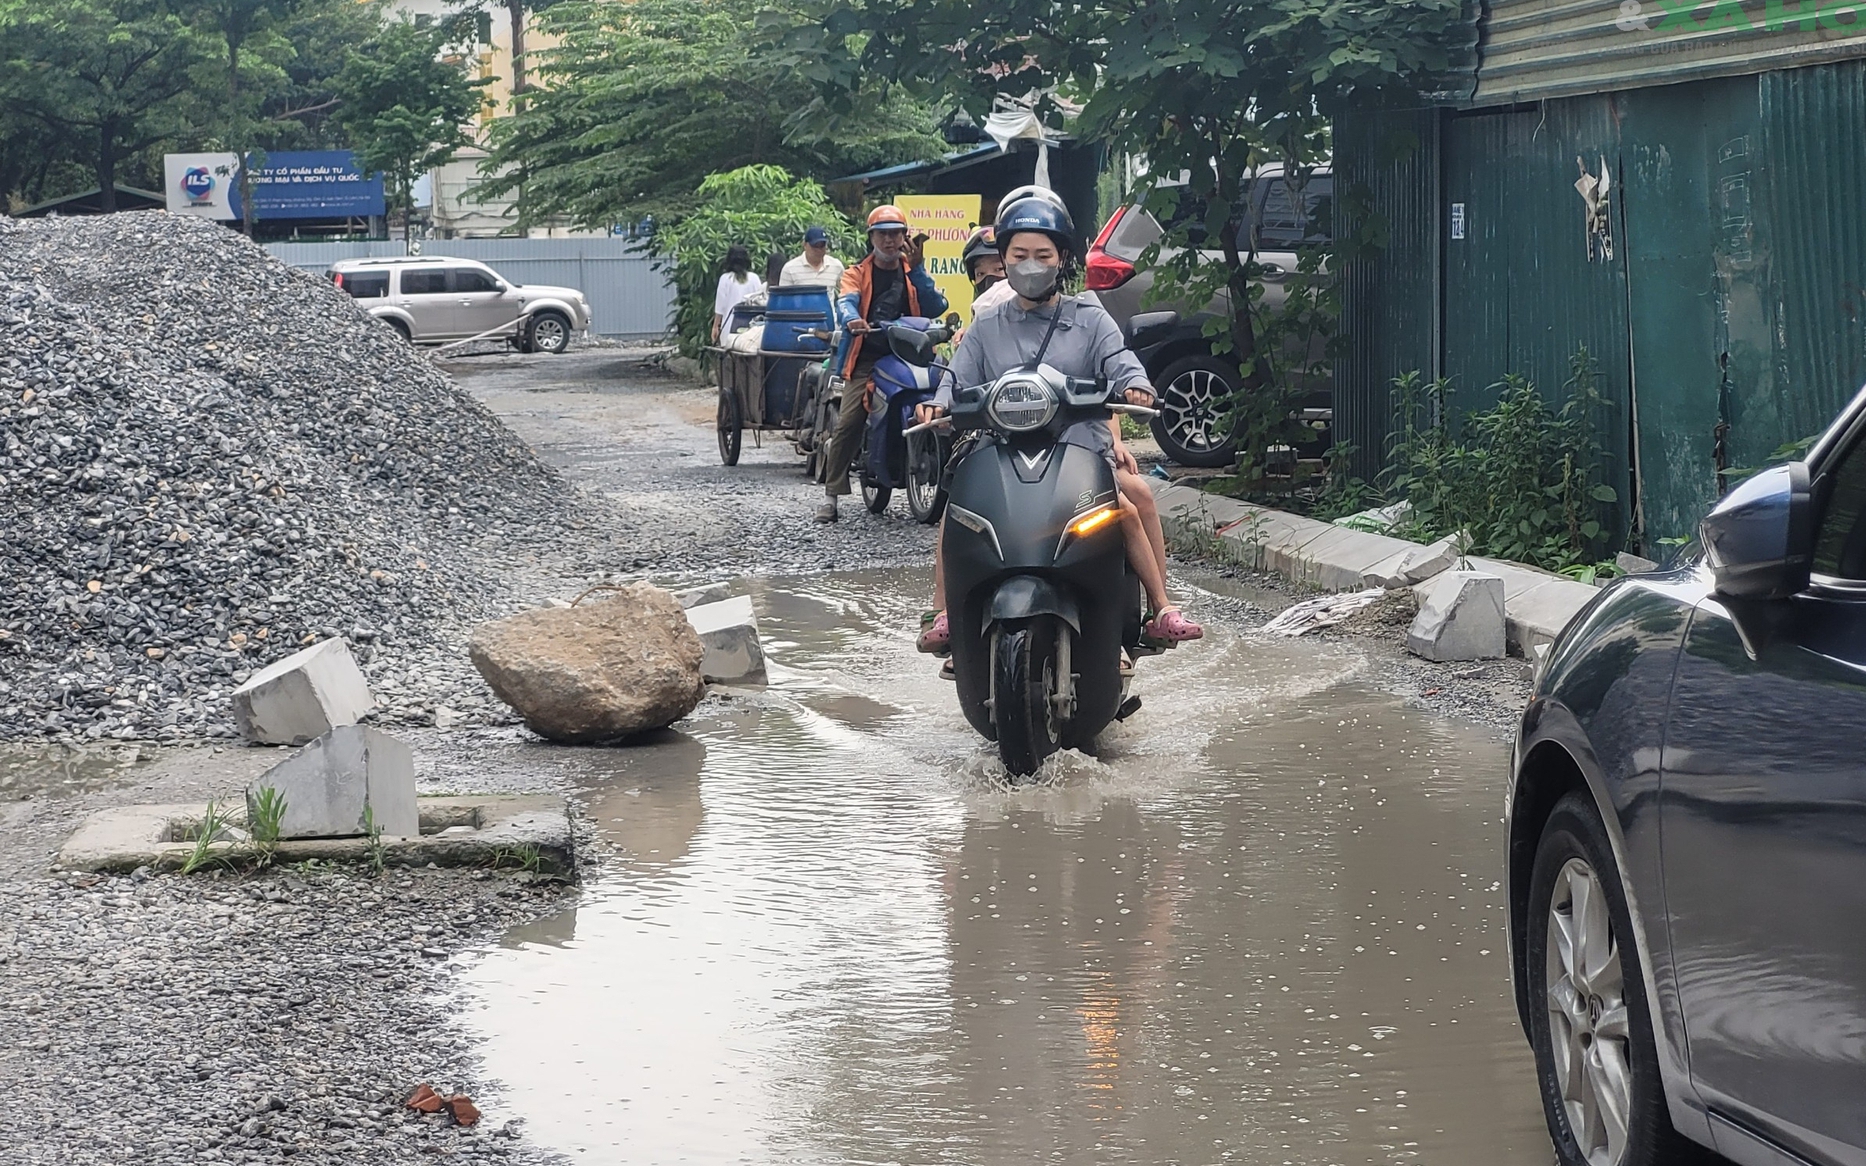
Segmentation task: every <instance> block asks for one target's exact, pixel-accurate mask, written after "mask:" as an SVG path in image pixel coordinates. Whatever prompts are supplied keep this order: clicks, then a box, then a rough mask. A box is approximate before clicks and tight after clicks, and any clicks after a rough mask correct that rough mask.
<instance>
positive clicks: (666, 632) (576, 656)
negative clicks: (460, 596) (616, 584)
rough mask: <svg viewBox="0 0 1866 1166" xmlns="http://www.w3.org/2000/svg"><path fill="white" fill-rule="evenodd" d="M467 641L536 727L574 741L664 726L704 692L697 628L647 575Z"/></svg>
mask: <svg viewBox="0 0 1866 1166" xmlns="http://www.w3.org/2000/svg"><path fill="white" fill-rule="evenodd" d="M468 650H469V652H470V654H471V655H472V657H473V664H474V666H475V667H477V668H478V669H479V671H480V675H482V676H484V677H485V678H486V683H488V684H490V685H491V686H492V690H493V692H494V694H496V695H497V696H498V697H499V699H500V700H502V701H504V702H505V703H506V704H509V705H511V706H512V708H513V709H514V710H515V711H516V712H517V713H518V715H519V716H521V717H523V718H524V719H525V724H526V725H527V726H529V727H530V729H531V731H532V732H534V733H536V734H538V735H539V736H540V737H546V738H549V739H550V740H553V741H562V742H564V743H565V744H570V745H593V744H600V743H602V742H606V741H615V740H619V739H621V738H623V737H630V736H634V735H635V734H637V733H646V732H649V731H651V730H654V729H662V728H666V727H667V726H668V725H671V724H673V723H674V722H675V721H678V720H679V719H680V718H682V717H684V716H686V715H687V714H688V713H690V712H692V711H693V709H694V706H696V705H698V704H699V703H700V698H701V696H703V695H704V694H705V692H706V681H705V679H704V677H703V675H702V673H701V671H700V661H701V660H702V659H703V658H704V655H705V650H704V648H703V647H702V646H701V644H700V636H699V633H698V632H695V631H694V630H693V625H691V624H690V623H688V622H687V615H686V613H685V612H684V611H682V610H681V606H680V603H679V601H677V600H676V599H675V598H674V597H673V596H672V595H669V594H668V593H667V592H665V591H663V590H661V589H660V588H659V587H654V586H650V585H649V584H646V583H637V584H634V585H633V586H629V587H623V588H620V589H618V590H616V591H613V592H608V593H597V594H595V595H591V596H588V597H587V598H585V599H583V600H582V601H580V602H579V603H577V604H575V605H574V606H571V607H559V608H540V609H539V610H536V611H528V612H525V613H523V614H522V615H515V616H512V617H510V618H509V619H502V620H497V621H494V622H492V623H488V624H482V625H481V626H480V627H479V628H478V629H477V630H476V631H475V632H474V633H473V642H472V644H471V646H470V648H469V649H468Z"/></svg>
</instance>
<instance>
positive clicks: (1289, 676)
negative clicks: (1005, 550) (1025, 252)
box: [457, 358, 1550, 1166]
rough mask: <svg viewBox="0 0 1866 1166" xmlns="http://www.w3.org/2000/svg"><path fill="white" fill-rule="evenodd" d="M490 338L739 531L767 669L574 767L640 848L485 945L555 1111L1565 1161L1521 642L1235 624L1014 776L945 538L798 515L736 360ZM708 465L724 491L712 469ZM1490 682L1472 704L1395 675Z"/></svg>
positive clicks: (642, 1130)
mask: <svg viewBox="0 0 1866 1166" xmlns="http://www.w3.org/2000/svg"><path fill="white" fill-rule="evenodd" d="M515 364H516V362H515V361H514V360H513V359H512V358H498V359H497V361H496V362H491V361H489V362H486V363H485V364H481V365H477V366H475V367H474V368H473V369H472V370H471V371H470V372H468V371H466V370H457V375H461V373H464V375H463V379H464V380H465V383H467V384H468V385H470V386H472V387H474V388H475V390H476V391H478V392H480V393H481V394H482V396H483V397H484V399H486V400H487V401H488V403H489V404H491V405H492V406H493V407H494V408H495V409H496V410H497V411H499V412H500V413H502V414H505V415H506V416H507V418H508V421H509V422H510V423H511V424H513V425H514V426H515V427H516V428H517V429H518V430H519V432H520V433H521V434H522V435H523V436H524V437H525V438H526V439H527V440H528V441H530V442H531V443H532V444H533V445H534V446H536V447H537V448H539V449H540V450H541V451H542V452H543V453H544V454H545V456H546V457H547V458H549V459H551V460H553V461H557V462H559V463H560V464H564V465H567V466H573V467H575V468H576V470H577V472H578V473H579V474H580V475H583V476H584V480H585V481H587V482H589V483H592V484H595V485H598V486H599V487H600V488H602V489H604V490H607V491H610V492H613V493H615V494H616V495H618V496H619V497H622V498H624V499H626V500H627V503H628V506H629V507H630V508H631V509H632V508H636V507H639V508H640V509H641V511H642V512H645V513H652V514H655V515H657V516H660V517H658V518H657V521H658V522H662V523H666V524H671V525H674V526H680V527H682V529H684V530H685V531H686V532H687V533H688V535H689V536H690V537H692V538H693V539H694V540H695V541H696V542H697V543H699V544H701V545H705V546H710V547H714V548H717V550H716V553H717V554H718V555H719V556H720V559H721V563H720V567H719V568H718V572H717V573H719V574H722V575H725V574H736V573H738V572H739V571H740V570H742V569H743V568H744V567H752V568H755V569H758V570H760V571H761V577H760V578H758V579H756V580H754V581H753V582H751V583H750V585H749V590H750V592H751V593H752V594H753V595H754V597H755V599H756V601H757V606H758V609H759V612H760V618H761V620H762V623H763V630H764V633H765V637H766V641H767V651H768V652H769V654H770V656H771V659H772V661H773V664H774V676H775V683H774V685H773V687H772V688H771V690H770V691H769V692H767V693H764V694H762V695H759V696H752V697H739V698H735V699H732V700H730V701H725V702H717V703H711V704H709V705H708V706H706V707H705V708H703V709H702V710H701V712H700V713H699V714H698V715H696V716H695V717H694V718H692V719H691V720H690V721H689V722H688V723H686V724H685V725H684V726H683V731H682V732H681V733H680V734H679V735H678V736H675V737H671V738H669V739H667V740H665V741H663V742H661V743H659V744H657V745H654V746H651V747H647V748H642V749H636V750H629V751H626V752H624V753H619V754H611V755H606V756H605V757H604V760H603V762H602V764H601V765H600V766H599V767H597V768H595V769H593V770H591V771H590V772H587V773H584V774H581V775H578V774H575V773H573V774H571V776H570V781H571V782H572V784H573V785H574V786H576V787H577V788H578V789H579V790H580V791H581V796H582V799H583V801H584V803H585V804H586V805H587V806H588V807H589V811H590V815H591V818H592V820H593V822H594V824H595V826H596V828H597V831H598V833H599V835H600V836H602V837H603V838H604V839H606V840H607V841H608V842H609V843H610V844H611V845H613V846H614V847H616V848H618V849H619V858H618V859H617V861H615V862H613V863H611V864H609V865H607V866H606V867H605V868H604V870H603V872H602V873H601V874H600V875H599V876H598V877H597V878H595V879H594V880H593V882H592V884H591V885H590V886H589V887H588V888H586V891H585V894H584V896H583V898H582V900H581V901H580V902H579V903H578V904H577V905H576V906H575V907H574V908H570V909H567V910H565V911H564V912H562V913H560V914H559V915H557V916H556V917H554V918H552V919H549V920H546V921H544V922H542V923H540V924H537V925H535V926H532V927H529V928H525V929H521V930H520V931H518V932H515V933H514V934H512V935H511V936H509V937H508V940H507V942H506V944H505V945H504V946H503V947H502V949H501V950H500V951H498V952H497V953H494V954H493V955H492V956H491V957H490V958H488V959H486V960H485V961H484V962H483V963H481V964H480V965H478V967H477V968H476V969H475V970H474V971H473V972H472V973H471V974H470V980H471V983H472V984H473V985H474V994H475V1000H476V1005H475V1007H474V1009H473V1010H472V1011H471V1012H470V1014H469V1023H470V1024H471V1025H472V1026H473V1027H474V1028H475V1030H476V1031H478V1032H479V1033H481V1034H483V1036H484V1038H485V1039H486V1041H487V1044H486V1051H487V1063H486V1068H487V1072H488V1073H489V1074H490V1075H491V1076H493V1077H495V1078H497V1079H499V1080H500V1081H501V1082H502V1085H503V1092H502V1094H501V1099H502V1102H503V1103H504V1104H505V1105H507V1106H509V1107H510V1108H511V1109H512V1110H513V1111H514V1112H520V1113H523V1114H524V1115H525V1116H526V1118H527V1119H528V1120H529V1122H530V1123H531V1124H530V1132H531V1136H532V1138H533V1139H534V1140H535V1141H536V1143H537V1144H539V1145H542V1146H546V1147H549V1148H552V1149H557V1150H561V1151H565V1152H569V1153H571V1154H573V1155H574V1156H575V1157H576V1158H577V1160H579V1161H601V1162H618V1163H623V1162H627V1163H634V1162H675V1161H680V1162H721V1163H724V1162H773V1161H786V1162H810V1163H868V1162H874V1163H885V1162H898V1163H955V1164H957V1163H991V1164H998V1163H1003V1164H1007V1166H1008V1164H1010V1163H1020V1164H1021V1163H1029V1162H1034V1161H1060V1162H1079V1161H1108V1162H1136V1163H1143V1162H1144V1163H1167V1162H1173V1163H1179V1162H1185V1163H1193V1162H1205V1163H1220V1162H1250V1163H1266V1164H1270V1163H1299V1164H1304V1166H1310V1164H1313V1166H1323V1164H1346V1163H1362V1162H1370V1163H1389V1162H1396V1163H1397V1162H1425V1163H1439V1162H1484V1163H1486V1166H1517V1164H1521V1166H1529V1164H1540V1163H1543V1162H1546V1161H1548V1160H1549V1159H1550V1151H1549V1148H1548V1142H1547V1135H1546V1132H1545V1131H1544V1129H1543V1127H1542V1118H1541V1111H1540V1108H1539V1106H1538V1104H1537V1101H1536V1096H1535V1087H1534V1081H1533V1076H1532V1073H1531V1068H1530V1060H1529V1057H1528V1055H1527V1050H1526V1047H1525V1045H1524V1043H1523V1041H1522V1038H1521V1035H1520V1033H1519V1031H1518V1029H1517V1026H1516V1021H1515V1017H1514V1012H1513V1008H1512V1007H1511V1004H1510V1002H1509V997H1508V978H1507V971H1506V965H1505V962H1504V943H1503V937H1502V933H1501V924H1502V907H1501V900H1500V892H1499V887H1498V885H1497V871H1498V863H1497V858H1496V846H1497V842H1496V834H1497V827H1496V818H1497V806H1498V804H1499V794H1500V783H1501V782H1502V780H1503V776H1504V769H1505V765H1506V764H1507V757H1506V753H1507V751H1506V747H1505V745H1504V742H1503V734H1502V733H1500V732H1499V731H1498V730H1497V728H1496V727H1495V726H1496V725H1497V724H1498V723H1499V722H1502V721H1505V720H1507V718H1508V716H1509V715H1510V714H1511V712H1512V711H1513V708H1512V707H1511V706H1512V705H1513V704H1514V702H1515V701H1518V700H1520V699H1521V687H1520V679H1519V677H1518V676H1517V674H1516V673H1515V672H1514V670H1513V669H1511V668H1510V667H1509V666H1494V667H1489V668H1480V669H1456V670H1454V669H1435V668H1427V667H1422V666H1419V665H1416V664H1406V663H1403V662H1402V661H1401V660H1400V659H1399V658H1398V657H1397V655H1396V654H1395V653H1394V652H1393V650H1392V648H1391V646H1390V645H1388V644H1385V643H1374V642H1372V641H1367V640H1354V639H1349V638H1340V639H1335V640H1328V641H1324V640H1302V641H1293V642H1292V641H1286V640H1276V641H1266V640H1263V639H1261V638H1258V637H1253V636H1251V635H1249V634H1248V632H1247V631H1246V630H1245V629H1247V628H1249V627H1251V626H1254V625H1256V624H1258V623H1260V622H1261V621H1262V619H1263V617H1264V615H1265V613H1266V612H1267V611H1268V610H1271V609H1274V607H1276V606H1277V605H1279V604H1280V603H1282V602H1286V600H1285V599H1284V598H1283V597H1281V596H1278V595H1275V594H1273V593H1266V592H1263V591H1260V590H1255V589H1253V588H1252V587H1250V586H1249V585H1247V584H1246V585H1240V584H1237V583H1234V582H1231V581H1227V580H1222V579H1217V578H1214V577H1211V576H1208V575H1203V574H1200V573H1197V572H1190V571H1189V572H1186V573H1184V574H1183V575H1182V576H1181V578H1180V579H1179V585H1180V587H1181V588H1182V589H1183V590H1185V591H1187V592H1188V593H1189V594H1192V595H1193V596H1194V602H1193V604H1192V607H1193V610H1194V611H1195V612H1196V613H1198V614H1200V615H1202V616H1203V617H1204V618H1206V619H1207V620H1208V623H1209V626H1210V627H1211V629H1212V632H1213V634H1212V637H1211V638H1210V639H1209V640H1208V641H1207V642H1206V643H1204V644H1201V645H1197V646H1193V647H1189V648H1185V649H1181V650H1180V651H1178V652H1176V653H1174V654H1172V655H1170V656H1169V657H1167V658H1165V659H1163V660H1161V661H1150V662H1148V663H1147V664H1146V665H1144V666H1143V669H1142V672H1141V677H1140V682H1139V686H1138V689H1137V691H1139V693H1140V694H1141V695H1142V696H1143V698H1144V699H1145V700H1146V701H1147V704H1148V707H1147V708H1146V709H1145V710H1143V712H1142V713H1141V714H1140V715H1139V716H1138V717H1137V718H1135V719H1134V720H1133V721H1132V722H1130V723H1129V724H1128V725H1125V726H1122V727H1121V728H1119V729H1118V730H1117V731H1116V732H1114V733H1113V734H1112V735H1111V736H1110V738H1109V739H1108V740H1107V741H1106V742H1104V748H1103V750H1102V753H1101V756H1100V757H1099V758H1088V757H1083V756H1079V755H1069V756H1065V757H1063V758H1060V759H1057V760H1055V761H1053V762H1052V763H1051V765H1050V766H1049V768H1048V769H1047V770H1046V772H1045V774H1044V775H1043V780H1042V782H1041V783H1040V784H1039V785H1038V786H1036V787H1035V788H1025V789H1010V788H1007V787H1006V786H1005V785H1004V784H1003V782H1002V781H1001V780H1000V778H1001V771H1000V770H999V768H998V766H997V763H996V761H995V759H994V757H993V755H992V753H991V751H990V750H989V749H988V748H987V747H985V746H984V744H983V743H982V742H981V741H979V740H978V739H977V738H976V736H974V735H973V734H972V733H971V731H970V730H969V729H968V728H967V727H966V726H965V724H964V722H963V720H962V719H961V718H960V716H959V714H958V711H957V709H956V707H955V704H954V701H953V699H952V693H951V690H950V687H949V686H947V685H944V684H942V683H941V682H940V681H939V680H938V679H937V676H936V673H935V670H934V668H933V667H932V666H931V664H930V663H929V662H928V661H927V660H925V659H924V658H922V657H919V656H917V655H916V654H915V653H914V651H913V650H912V644H911V635H912V630H913V627H914V624H915V619H916V616H917V614H918V611H919V609H920V607H921V606H922V605H923V599H922V596H923V594H924V592H925V589H926V586H927V580H926V568H925V563H926V561H927V555H928V546H929V539H928V532H926V531H925V530H923V529H922V528H919V527H917V526H914V525H912V524H911V523H909V522H908V521H907V520H906V519H905V517H904V515H902V513H901V511H900V508H899V507H898V506H897V507H896V509H895V511H894V512H893V513H892V514H890V515H889V516H887V517H885V518H882V519H876V518H872V517H870V516H869V515H867V514H865V513H861V512H859V511H855V512H851V511H849V510H847V509H845V517H844V521H843V522H842V523H841V524H839V525H838V526H835V527H830V528H819V527H815V526H813V525H811V524H810V523H809V522H808V521H807V516H808V513H809V507H810V506H811V505H812V504H813V503H814V501H815V499H816V494H815V491H814V490H813V489H812V488H811V487H809V486H808V485H807V484H806V483H805V482H804V481H803V479H802V477H801V475H800V474H799V473H798V472H797V461H796V459H795V457H794V455H793V454H792V453H791V452H790V451H789V449H788V447H786V446H784V445H783V444H782V443H776V444H775V445H769V444H768V445H767V447H766V448H765V449H764V450H762V451H756V450H753V449H752V448H751V447H750V445H749V444H748V445H747V449H746V455H745V461H744V464H742V465H740V466H739V467H737V468H736V469H727V468H725V467H722V466H720V465H719V463H718V459H717V456H716V454H715V452H714V450H713V448H712V437H711V416H712V399H711V395H710V393H708V392H705V391H699V390H693V389H683V388H675V387H672V386H666V385H663V386H659V387H657V386H655V385H654V384H652V383H644V382H643V381H642V380H641V379H640V378H639V377H638V376H629V375H626V374H624V375H621V376H617V375H616V374H617V373H619V372H622V371H623V370H620V369H619V368H617V367H615V366H613V365H611V366H608V367H605V366H604V365H603V364H602V363H601V362H600V361H598V360H595V359H589V358H584V361H583V363H581V364H579V363H576V362H566V361H559V362H555V363H553V362H549V361H543V360H533V361H530V362H529V363H527V364H524V365H523V366H520V367H514V365H515ZM709 500H710V501H709ZM1448 689H1449V690H1452V692H1453V694H1454V696H1453V699H1454V700H1456V699H1460V697H1459V696H1458V695H1457V694H1459V693H1462V694H1463V696H1462V699H1466V700H1468V701H1470V702H1472V703H1471V705H1470V707H1471V710H1472V711H1474V712H1476V713H1478V714H1479V715H1480V716H1481V717H1482V718H1483V719H1484V720H1487V721H1489V722H1490V725H1489V726H1488V727H1486V726H1484V725H1480V724H1478V723H1475V722H1474V721H1471V720H1453V719H1448V718H1446V717H1444V716H1440V715H1436V714H1435V713H1434V712H1433V711H1432V710H1431V709H1429V708H1425V707H1420V702H1419V701H1417V700H1412V701H1409V700H1407V699H1405V694H1411V695H1417V694H1420V693H1431V694H1432V697H1433V699H1434V700H1435V701H1442V700H1444V699H1445V693H1446V690H1448Z"/></svg>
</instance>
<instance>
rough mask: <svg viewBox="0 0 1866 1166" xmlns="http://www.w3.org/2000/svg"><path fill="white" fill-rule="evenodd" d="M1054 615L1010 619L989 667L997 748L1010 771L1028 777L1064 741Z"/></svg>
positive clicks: (1013, 774)
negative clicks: (1058, 704) (1056, 698)
mask: <svg viewBox="0 0 1866 1166" xmlns="http://www.w3.org/2000/svg"><path fill="white" fill-rule="evenodd" d="M1056 646H1057V620H1056V619H1055V618H1054V617H1053V616H1042V617H1039V618H1037V619H1033V620H1027V621H1020V622H1018V623H1014V624H1008V625H1006V626H1005V627H1004V628H1002V629H1001V630H1000V631H999V633H998V636H997V641H996V646H995V648H994V650H993V657H992V661H991V667H992V681H993V683H992V710H991V714H992V721H993V723H994V724H996V725H997V728H998V753H999V756H1001V757H1003V758H1004V767H1005V768H1006V769H1008V770H1009V771H1010V773H1011V776H1012V777H1030V776H1032V775H1034V774H1035V773H1036V772H1037V769H1038V768H1039V767H1040V766H1042V764H1043V763H1044V761H1046V760H1048V758H1049V757H1050V755H1051V754H1052V753H1055V752H1056V750H1057V749H1058V748H1060V747H1061V745H1062V735H1063V734H1062V729H1063V727H1062V718H1061V716H1060V715H1058V711H1057V702H1056V700H1055V699H1054V697H1055V696H1056V693H1057V674H1056Z"/></svg>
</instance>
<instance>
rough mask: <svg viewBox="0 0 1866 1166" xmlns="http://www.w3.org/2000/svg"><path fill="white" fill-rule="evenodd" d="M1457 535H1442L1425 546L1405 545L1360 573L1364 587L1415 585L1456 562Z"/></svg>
mask: <svg viewBox="0 0 1866 1166" xmlns="http://www.w3.org/2000/svg"><path fill="white" fill-rule="evenodd" d="M1458 539H1459V536H1458V535H1455V534H1453V535H1446V536H1445V537H1444V538H1442V539H1439V540H1438V541H1437V542H1435V543H1432V544H1431V545H1429V546H1417V545H1411V546H1408V547H1407V548H1406V549H1405V550H1402V551H1400V552H1399V553H1398V554H1395V555H1391V556H1389V557H1387V558H1385V559H1382V560H1381V561H1380V562H1378V563H1376V564H1374V565H1373V566H1372V567H1369V568H1368V569H1367V571H1366V573H1365V574H1363V575H1362V576H1361V582H1362V584H1363V585H1365V586H1368V587H1386V588H1389V589H1392V588H1397V587H1416V586H1418V585H1419V584H1421V583H1423V582H1425V581H1426V580H1427V579H1430V578H1432V577H1433V576H1434V575H1438V574H1440V573H1442V572H1445V571H1449V570H1451V569H1452V568H1453V567H1455V566H1457V565H1458Z"/></svg>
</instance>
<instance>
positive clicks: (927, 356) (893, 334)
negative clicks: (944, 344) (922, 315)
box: [888, 324, 937, 368]
mask: <svg viewBox="0 0 1866 1166" xmlns="http://www.w3.org/2000/svg"><path fill="white" fill-rule="evenodd" d="M936 348H937V345H936V344H935V342H934V338H933V337H931V336H929V335H927V334H926V333H925V332H922V331H921V330H920V329H918V328H908V327H904V326H903V325H900V324H896V325H894V326H893V327H892V328H889V329H888V351H890V352H892V353H893V354H894V355H896V356H898V357H900V358H901V359H902V360H904V361H906V362H907V363H908V364H911V365H913V366H915V367H916V368H927V367H929V366H931V365H932V363H933V357H934V351H935V349H936Z"/></svg>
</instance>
